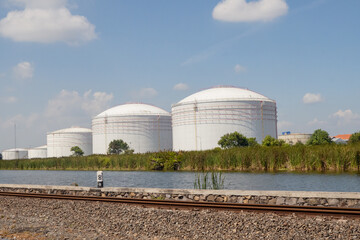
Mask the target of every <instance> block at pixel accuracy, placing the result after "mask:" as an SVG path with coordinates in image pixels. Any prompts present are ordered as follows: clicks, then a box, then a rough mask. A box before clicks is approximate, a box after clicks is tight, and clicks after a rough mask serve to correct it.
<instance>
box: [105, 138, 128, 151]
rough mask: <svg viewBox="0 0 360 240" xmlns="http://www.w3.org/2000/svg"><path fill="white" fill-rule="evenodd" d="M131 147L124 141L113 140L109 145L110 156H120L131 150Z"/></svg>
mask: <svg viewBox="0 0 360 240" xmlns="http://www.w3.org/2000/svg"><path fill="white" fill-rule="evenodd" d="M129 148H130V147H129V145H128V144H127V143H126V142H124V141H123V140H122V139H118V140H113V141H111V142H110V144H109V148H108V154H120V153H123V152H126V151H128V150H129Z"/></svg>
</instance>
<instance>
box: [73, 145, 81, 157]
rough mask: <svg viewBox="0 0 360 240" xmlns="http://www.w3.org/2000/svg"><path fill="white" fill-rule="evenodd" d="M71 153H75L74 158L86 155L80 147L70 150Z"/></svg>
mask: <svg viewBox="0 0 360 240" xmlns="http://www.w3.org/2000/svg"><path fill="white" fill-rule="evenodd" d="M70 151H72V152H73V156H82V155H84V151H83V150H82V149H81V148H80V147H78V146H74V147H72V148H71V149H70Z"/></svg>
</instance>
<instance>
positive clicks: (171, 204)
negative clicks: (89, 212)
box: [0, 192, 360, 217]
mask: <svg viewBox="0 0 360 240" xmlns="http://www.w3.org/2000/svg"><path fill="white" fill-rule="evenodd" d="M0 196H12V197H31V198H45V199H59V200H80V201H99V202H113V203H124V204H136V205H142V206H149V207H164V208H179V209H214V210H222V211H224V210H227V211H260V212H276V213H300V214H315V215H331V216H351V217H360V208H340V207H319V206H293V205H292V206H290V205H268V204H240V203H217V202H191V201H173V200H154V199H137V198H118V197H99V196H78V195H59V194H40V193H19V192H0Z"/></svg>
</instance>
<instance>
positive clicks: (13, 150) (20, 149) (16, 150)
mask: <svg viewBox="0 0 360 240" xmlns="http://www.w3.org/2000/svg"><path fill="white" fill-rule="evenodd" d="M26 151H29V150H28V149H25V148H11V149H6V150H4V151H3V152H26Z"/></svg>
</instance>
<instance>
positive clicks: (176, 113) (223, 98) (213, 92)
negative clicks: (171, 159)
mask: <svg viewBox="0 0 360 240" xmlns="http://www.w3.org/2000/svg"><path fill="white" fill-rule="evenodd" d="M172 123H173V148H174V150H175V151H179V150H184V151H192V150H207V149H213V148H215V147H219V145H218V141H219V140H220V138H221V137H222V136H223V135H225V134H227V133H232V132H235V131H237V132H239V133H241V134H243V135H245V136H246V137H248V138H256V140H257V141H258V142H260V143H261V142H262V140H263V138H264V137H265V136H267V135H270V136H272V137H274V138H277V112H276V102H275V101H274V100H271V99H269V98H267V97H265V96H263V95H261V94H259V93H256V92H253V91H250V90H248V89H242V88H237V87H228V86H224V87H214V88H210V89H207V90H203V91H200V92H197V93H195V94H192V95H190V96H188V97H186V98H184V99H183V100H181V101H180V102H178V103H177V104H174V105H173V106H172Z"/></svg>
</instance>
